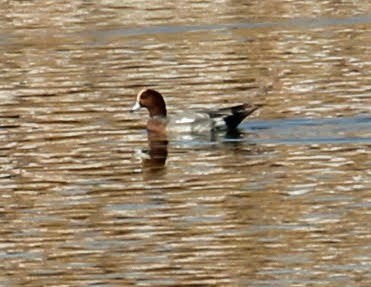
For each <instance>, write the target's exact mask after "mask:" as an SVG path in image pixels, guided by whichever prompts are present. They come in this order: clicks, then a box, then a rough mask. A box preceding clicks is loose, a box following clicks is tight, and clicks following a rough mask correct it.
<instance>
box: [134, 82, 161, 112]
mask: <svg viewBox="0 0 371 287" xmlns="http://www.w3.org/2000/svg"><path fill="white" fill-rule="evenodd" d="M142 107H145V108H147V110H148V112H149V115H150V117H155V116H160V117H166V104H165V100H164V98H163V97H162V95H161V94H160V93H159V92H157V91H155V90H152V89H143V90H141V91H140V92H139V93H138V95H137V100H136V103H135V104H134V106H133V107H132V109H131V111H132V112H134V111H137V110H139V109H140V108H142Z"/></svg>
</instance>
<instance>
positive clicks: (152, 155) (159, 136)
mask: <svg viewBox="0 0 371 287" xmlns="http://www.w3.org/2000/svg"><path fill="white" fill-rule="evenodd" d="M149 121H153V119H150V120H149ZM147 136H148V147H149V150H148V156H149V158H146V159H144V161H143V167H144V169H145V171H147V172H148V170H150V171H158V170H161V169H162V168H163V167H164V166H165V164H166V159H167V154H168V151H167V146H168V140H167V136H166V134H165V133H163V132H161V131H154V130H148V131H147Z"/></svg>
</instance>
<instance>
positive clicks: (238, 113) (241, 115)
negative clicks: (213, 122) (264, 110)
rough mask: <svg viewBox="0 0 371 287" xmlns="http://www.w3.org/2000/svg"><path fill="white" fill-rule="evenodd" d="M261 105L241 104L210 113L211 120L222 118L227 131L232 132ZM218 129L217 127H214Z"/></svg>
mask: <svg viewBox="0 0 371 287" xmlns="http://www.w3.org/2000/svg"><path fill="white" fill-rule="evenodd" d="M260 107H261V105H251V104H242V105H238V106H233V107H229V108H223V109H219V110H217V111H215V112H213V113H210V116H211V118H214V119H217V118H222V119H223V120H224V123H225V125H226V126H227V129H229V130H232V129H235V128H237V126H238V125H239V124H240V123H241V122H242V121H243V120H244V119H245V118H246V117H247V116H248V115H250V114H252V113H253V112H254V111H255V110H256V109H258V108H260ZM216 128H217V129H218V125H217V126H216Z"/></svg>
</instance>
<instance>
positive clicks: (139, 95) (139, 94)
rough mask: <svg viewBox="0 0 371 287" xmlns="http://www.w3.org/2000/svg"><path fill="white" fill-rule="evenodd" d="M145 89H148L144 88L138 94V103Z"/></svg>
mask: <svg viewBox="0 0 371 287" xmlns="http://www.w3.org/2000/svg"><path fill="white" fill-rule="evenodd" d="M145 91H147V89H142V90H141V91H140V92H139V93H138V95H137V102H138V103H139V101H140V97H141V96H142V94H143V93H144V92H145Z"/></svg>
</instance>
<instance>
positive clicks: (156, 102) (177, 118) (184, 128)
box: [131, 88, 260, 134]
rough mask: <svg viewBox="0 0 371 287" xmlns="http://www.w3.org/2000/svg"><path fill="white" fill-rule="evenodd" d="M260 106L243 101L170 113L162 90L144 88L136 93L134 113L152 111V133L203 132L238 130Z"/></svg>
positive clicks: (150, 115)
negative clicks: (212, 107)
mask: <svg viewBox="0 0 371 287" xmlns="http://www.w3.org/2000/svg"><path fill="white" fill-rule="evenodd" d="M259 107H260V105H252V104H248V103H244V104H239V105H234V106H231V107H226V108H219V109H210V110H189V111H182V112H176V113H174V115H171V116H169V115H168V113H167V107H166V102H165V99H164V97H163V96H162V95H161V93H159V92H158V91H156V90H154V89H149V88H145V89H142V90H141V91H139V93H138V94H137V96H136V101H135V104H134V105H133V107H132V108H131V112H135V111H138V110H140V109H141V108H146V109H147V110H148V112H149V120H148V122H147V130H148V131H149V132H152V133H159V134H161V133H163V134H165V133H166V132H167V131H168V130H169V129H171V130H172V131H173V132H174V131H175V132H191V133H203V132H207V131H208V132H215V131H232V130H236V128H237V127H238V125H239V124H240V123H241V122H242V121H243V120H244V119H245V118H246V117H247V116H249V115H250V114H252V113H253V112H254V111H255V110H257V109H258V108H259Z"/></svg>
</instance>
